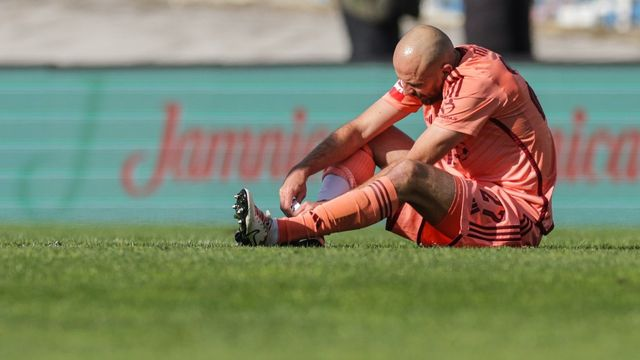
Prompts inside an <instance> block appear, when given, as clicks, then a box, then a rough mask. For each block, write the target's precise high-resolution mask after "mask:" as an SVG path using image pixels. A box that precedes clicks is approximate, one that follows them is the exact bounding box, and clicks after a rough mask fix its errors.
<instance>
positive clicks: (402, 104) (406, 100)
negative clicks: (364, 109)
mask: <svg viewBox="0 0 640 360" xmlns="http://www.w3.org/2000/svg"><path fill="white" fill-rule="evenodd" d="M382 99H383V100H384V101H386V102H388V103H389V104H391V105H392V106H393V107H395V108H396V109H398V110H400V111H404V112H409V113H414V112H416V111H418V110H419V109H420V107H422V102H420V100H419V99H418V98H417V97H415V96H410V95H405V94H404V89H403V87H402V83H401V82H400V80H398V81H397V82H396V83H395V84H394V85H393V87H391V89H390V90H389V91H387V93H386V94H384V96H382Z"/></svg>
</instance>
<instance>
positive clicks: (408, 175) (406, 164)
mask: <svg viewBox="0 0 640 360" xmlns="http://www.w3.org/2000/svg"><path fill="white" fill-rule="evenodd" d="M427 166H428V165H426V164H424V163H422V162H419V161H415V160H402V161H400V162H398V163H396V164H395V165H394V166H393V168H392V169H391V171H389V173H388V176H389V179H390V180H391V182H393V185H394V186H395V187H396V191H397V192H398V194H402V193H409V192H411V191H412V186H413V184H415V183H416V180H417V179H424V178H425V177H426V176H427V174H428V171H426V169H425V167H427Z"/></svg>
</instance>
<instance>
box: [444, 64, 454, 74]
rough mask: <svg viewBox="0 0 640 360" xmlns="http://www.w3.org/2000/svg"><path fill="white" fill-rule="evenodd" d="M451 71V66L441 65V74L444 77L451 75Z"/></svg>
mask: <svg viewBox="0 0 640 360" xmlns="http://www.w3.org/2000/svg"><path fill="white" fill-rule="evenodd" d="M452 71H453V66H451V64H444V65H442V72H443V73H444V74H446V75H449V74H451V72H452Z"/></svg>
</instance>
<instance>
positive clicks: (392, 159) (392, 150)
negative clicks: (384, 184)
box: [369, 126, 414, 168]
mask: <svg viewBox="0 0 640 360" xmlns="http://www.w3.org/2000/svg"><path fill="white" fill-rule="evenodd" d="M413 143H414V141H413V139H412V138H411V137H409V135H407V134H405V133H404V132H403V131H402V130H400V129H398V128H397V127H395V126H391V127H390V128H388V129H387V130H385V131H384V132H382V133H381V134H380V135H378V136H376V137H375V138H374V139H373V140H371V141H370V142H369V147H370V148H371V151H372V152H373V159H374V161H375V163H376V165H377V166H378V167H380V168H385V167H387V166H389V164H393V163H396V162H398V161H400V160H402V159H404V158H405V156H406V155H407V153H408V152H409V150H410V149H411V147H412V146H413Z"/></svg>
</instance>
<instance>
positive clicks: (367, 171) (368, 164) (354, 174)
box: [322, 144, 376, 189]
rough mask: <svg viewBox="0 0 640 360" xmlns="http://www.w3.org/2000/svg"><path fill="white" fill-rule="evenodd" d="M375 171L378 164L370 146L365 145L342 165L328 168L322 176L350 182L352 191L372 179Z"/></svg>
mask: <svg viewBox="0 0 640 360" xmlns="http://www.w3.org/2000/svg"><path fill="white" fill-rule="evenodd" d="M375 170H376V163H375V162H374V161H373V151H372V150H371V147H369V145H366V144H365V145H364V146H363V147H361V148H360V149H358V150H356V152H355V153H353V155H351V156H349V157H348V158H346V159H345V160H344V161H342V162H341V163H339V164H337V165H335V166H329V167H328V168H326V169H325V170H324V173H323V175H322V176H323V177H324V176H326V175H328V174H332V175H337V176H340V177H342V178H344V179H345V180H347V182H349V186H351V188H352V189H355V188H356V187H358V185H361V184H364V182H365V181H367V180H369V179H371V177H372V176H373V173H374V172H375Z"/></svg>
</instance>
